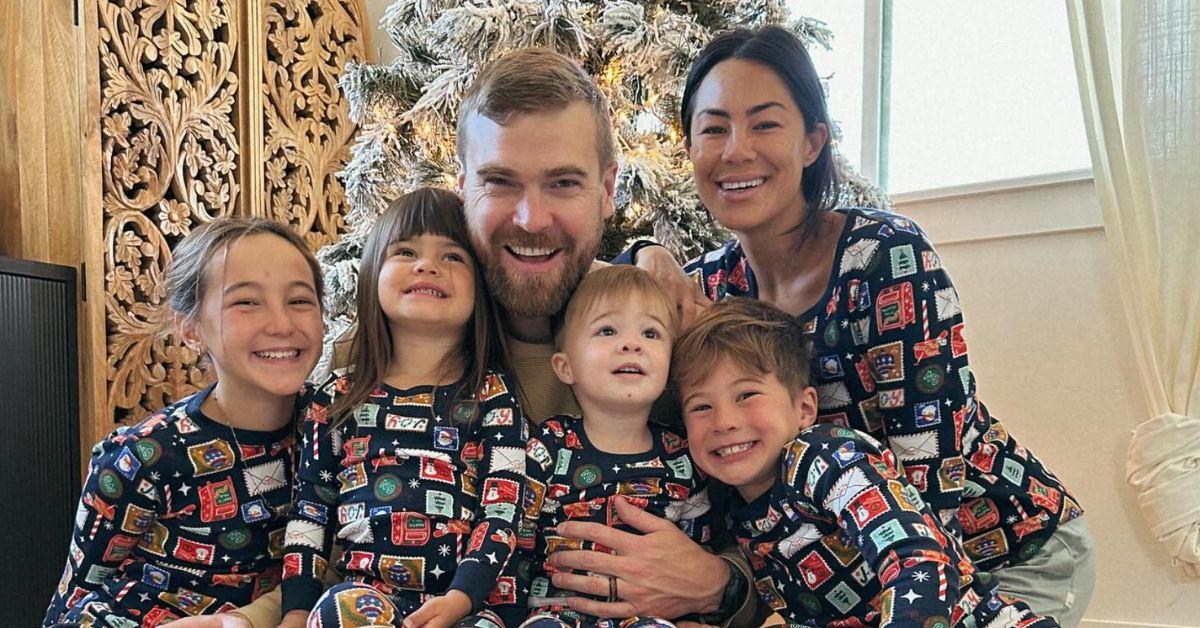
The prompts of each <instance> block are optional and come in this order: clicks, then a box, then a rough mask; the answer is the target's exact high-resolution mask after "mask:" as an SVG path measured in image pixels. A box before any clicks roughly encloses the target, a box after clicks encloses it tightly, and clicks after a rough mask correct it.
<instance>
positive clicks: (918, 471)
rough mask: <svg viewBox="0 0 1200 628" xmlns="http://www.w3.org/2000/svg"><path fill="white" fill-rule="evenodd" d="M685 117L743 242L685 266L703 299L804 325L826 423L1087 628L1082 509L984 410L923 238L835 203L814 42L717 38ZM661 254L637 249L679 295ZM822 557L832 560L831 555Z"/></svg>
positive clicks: (906, 222)
mask: <svg viewBox="0 0 1200 628" xmlns="http://www.w3.org/2000/svg"><path fill="white" fill-rule="evenodd" d="M681 118H682V120H681V121H682V125H683V130H684V135H685V138H686V139H685V141H686V143H687V150H688V155H689V157H690V159H691V161H692V165H693V167H694V168H695V179H696V186H697V189H698V191H699V194H700V198H701V200H702V201H703V202H704V204H705V206H706V207H707V208H708V210H709V212H710V213H711V214H712V216H713V217H714V218H715V219H716V220H717V221H718V222H719V223H721V225H722V226H724V227H725V228H726V229H729V230H730V231H732V232H733V233H734V235H735V236H736V237H735V239H733V240H731V241H730V242H728V243H726V244H725V245H724V246H722V247H720V248H718V249H717V250H714V251H710V252H708V253H706V254H704V255H702V256H700V257H699V258H697V259H694V260H692V261H690V262H688V263H687V264H686V265H685V266H684V272H685V273H686V274H687V276H688V277H689V278H690V279H688V281H692V282H698V283H699V286H700V289H701V290H702V291H703V292H704V294H705V296H706V297H707V298H708V299H712V300H721V299H724V298H726V297H731V296H744V297H751V298H757V299H762V300H764V301H767V302H770V303H771V304H773V305H775V306H777V307H779V308H781V309H783V310H784V311H786V312H788V313H790V314H792V315H793V316H796V317H798V318H800V319H801V320H802V321H803V323H804V326H805V330H806V332H807V335H808V338H809V340H810V341H811V343H812V348H813V352H812V355H813V364H812V368H813V375H814V383H815V384H816V385H817V389H818V392H819V410H820V418H819V420H823V421H826V422H833V423H838V424H841V425H845V426H849V427H852V428H855V429H857V430H860V431H863V432H867V433H869V434H871V435H872V436H874V437H875V438H877V439H878V440H880V441H881V442H883V443H884V444H885V445H886V446H887V447H888V448H890V449H891V450H892V451H893V452H894V453H895V455H896V457H897V458H899V461H900V462H901V463H903V466H904V469H905V473H906V475H907V476H908V480H909V482H910V483H911V484H912V485H913V486H915V487H916V488H917V489H918V491H919V492H920V497H921V499H922V500H923V501H925V502H926V503H928V504H929V506H930V508H931V510H933V511H934V512H936V513H938V515H939V518H940V519H941V520H942V522H943V523H944V524H945V526H946V527H947V528H948V529H949V530H951V531H952V532H954V534H955V535H956V536H957V537H958V538H959V539H960V540H961V542H962V544H963V546H964V548H965V550H966V553H967V554H968V555H969V556H970V557H971V558H972V560H973V561H974V562H975V563H976V565H978V566H979V567H980V568H981V569H984V570H988V571H991V572H992V575H994V576H996V577H997V579H998V580H999V588H1000V590H1001V592H1003V593H1006V594H1011V595H1014V596H1016V597H1019V598H1021V599H1023V600H1025V601H1027V602H1028V603H1029V605H1030V606H1031V607H1032V608H1033V609H1034V610H1035V611H1037V612H1038V613H1039V614H1042V615H1048V616H1052V617H1054V618H1056V619H1058V620H1059V621H1060V622H1061V623H1063V625H1067V626H1073V625H1075V624H1077V623H1078V622H1079V620H1080V618H1081V616H1082V614H1083V610H1084V609H1085V608H1086V606H1087V603H1088V598H1089V597H1090V595H1091V590H1092V582H1093V578H1094V566H1093V552H1092V549H1091V538H1090V535H1089V533H1088V530H1087V527H1086V525H1085V523H1084V521H1083V519H1082V514H1083V511H1082V509H1081V508H1080V506H1079V504H1078V503H1077V502H1076V501H1075V499H1074V498H1073V497H1072V496H1071V495H1070V494H1069V493H1068V492H1067V490H1066V488H1064V487H1063V485H1062V483H1061V482H1060V481H1059V480H1058V478H1057V477H1055V476H1054V475H1053V474H1052V473H1051V472H1050V471H1049V469H1047V468H1046V467H1045V466H1043V465H1042V463H1041V461H1040V460H1038V458H1037V457H1036V456H1034V455H1033V454H1032V452H1030V451H1029V450H1027V449H1025V448H1023V447H1021V446H1020V445H1019V444H1018V443H1017V441H1016V440H1015V439H1014V438H1013V437H1012V436H1011V435H1010V434H1009V432H1008V430H1006V429H1005V427H1004V426H1003V425H1002V424H1001V423H1000V422H999V421H998V420H997V419H995V418H994V417H992V416H991V414H990V413H989V412H988V410H987V408H986V407H984V406H983V404H982V403H979V402H978V401H977V400H976V398H975V378H974V375H973V374H972V373H971V371H970V369H969V367H968V363H967V348H966V344H965V342H964V340H963V316H962V312H961V309H960V306H959V301H958V296H957V293H956V292H955V289H954V286H953V284H952V283H951V282H950V277H949V275H948V274H947V273H946V271H945V269H943V268H942V264H941V261H940V260H939V258H938V255H937V253H936V251H934V249H933V246H932V245H931V244H930V242H929V239H928V237H926V235H925V233H924V232H923V231H922V230H921V228H920V227H919V226H918V225H917V224H916V223H914V222H913V221H912V220H910V219H908V218H905V217H903V216H899V215H897V214H893V213H890V212H885V211H879V210H872V209H861V208H839V207H835V203H836V200H837V192H838V172H837V168H836V166H835V164H834V161H833V158H832V154H831V153H832V151H831V148H830V143H829V126H830V121H829V115H828V112H827V110H826V105H825V98H824V94H823V91H822V88H821V83H820V79H819V77H818V75H817V72H816V70H815V68H814V67H813V64H812V60H811V59H810V58H809V56H808V53H807V52H806V51H805V49H804V46H803V45H802V44H801V43H800V41H799V40H798V39H797V38H796V37H795V36H794V35H792V34H791V33H790V32H788V31H786V30H784V29H782V28H778V27H766V28H763V29H760V30H757V31H749V30H745V29H738V30H734V31H730V32H727V33H724V34H721V35H719V36H718V37H716V38H714V39H713V40H712V41H711V42H710V43H709V44H708V46H707V47H706V48H705V49H704V50H703V51H702V52H701V53H700V56H699V58H698V59H696V61H695V63H693V65H692V68H691V71H690V73H689V76H688V79H687V83H686V85H685V87H684V92H683V98H682V102H681ZM650 244H651V243H647V242H639V243H637V244H635V245H634V246H633V247H632V248H631V249H630V251H628V252H627V255H629V256H630V257H632V258H633V259H634V260H635V261H636V262H637V263H638V265H639V266H643V267H645V268H647V269H648V270H651V271H652V272H655V274H656V275H658V276H659V277H660V279H663V280H665V281H674V282H675V284H676V285H677V286H682V283H681V282H682V281H683V279H682V278H683V275H682V274H680V272H679V267H678V265H676V264H675V263H674V260H672V259H670V255H669V253H668V252H667V251H666V249H665V248H662V247H651V246H650ZM677 292H678V293H680V294H683V293H684V290H683V289H682V288H681V289H680V290H679V291H677ZM682 305H683V304H681V306H682ZM814 481H815V480H814ZM853 489H854V487H848V488H847V490H851V491H853ZM847 498H849V496H847ZM858 541H859V542H860V543H861V542H864V540H863V539H858ZM868 541H870V540H868ZM876 541H878V540H876ZM812 547H815V548H816V549H815V550H814V551H815V552H817V553H818V554H820V557H818V558H817V559H816V560H820V561H823V562H824V563H825V564H829V565H835V566H836V565H838V561H837V558H838V556H837V552H836V544H832V545H831V544H827V543H821V544H813V545H812ZM800 556H801V555H799V554H798V555H797V557H800ZM845 567H846V568H845V569H840V568H839V569H837V571H836V574H835V577H831V578H828V579H827V580H825V581H824V582H823V583H821V584H820V585H819V586H818V587H816V590H814V591H812V592H811V593H814V594H815V597H814V596H809V598H810V599H809V600H808V602H809V603H815V604H817V605H820V604H825V603H826V602H825V601H824V600H830V602H829V603H834V604H835V605H836V603H835V602H832V600H833V599H834V597H836V596H834V593H835V592H836V589H837V587H838V584H839V577H840V576H843V575H844V576H847V577H852V575H853V574H854V573H856V572H855V568H856V567H858V566H856V565H847V566H845ZM881 575H882V574H881ZM797 593H798V592H797ZM827 594H828V596H827ZM830 596H833V597H830ZM806 606H807V603H806Z"/></svg>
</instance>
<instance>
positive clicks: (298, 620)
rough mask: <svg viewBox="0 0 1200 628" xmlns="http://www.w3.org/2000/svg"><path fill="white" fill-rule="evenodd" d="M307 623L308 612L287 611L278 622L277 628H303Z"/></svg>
mask: <svg viewBox="0 0 1200 628" xmlns="http://www.w3.org/2000/svg"><path fill="white" fill-rule="evenodd" d="M307 623H308V611H302V610H293V611H288V612H287V613H286V614H285V615H284V616H283V621H281V622H279V628H304V626H305V624H307Z"/></svg>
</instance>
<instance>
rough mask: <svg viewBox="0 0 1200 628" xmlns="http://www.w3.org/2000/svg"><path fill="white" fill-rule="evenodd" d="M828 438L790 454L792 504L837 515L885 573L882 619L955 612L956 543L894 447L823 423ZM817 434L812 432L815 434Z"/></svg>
mask: <svg viewBox="0 0 1200 628" xmlns="http://www.w3.org/2000/svg"><path fill="white" fill-rule="evenodd" d="M818 429H820V430H823V431H824V434H826V435H825V436H822V437H821V438H820V439H819V441H820V442H817V441H807V440H805V437H804V436H803V435H802V436H801V437H800V438H798V439H797V440H795V441H793V442H792V444H791V445H789V446H788V447H787V448H786V449H785V451H784V456H783V468H782V474H783V475H782V477H783V479H784V483H785V490H786V492H787V496H788V500H789V502H791V503H793V504H801V503H808V504H813V505H815V506H816V507H817V508H818V509H820V510H821V511H822V512H821V513H820V514H823V515H827V516H828V517H829V518H830V519H831V520H836V522H837V523H838V526H839V527H840V528H841V529H842V530H843V531H844V537H843V538H846V539H849V540H850V541H851V542H853V543H854V544H856V545H857V546H858V549H859V551H861V552H862V554H863V557H864V558H865V559H866V562H867V564H868V565H869V566H870V567H871V569H872V571H873V572H874V573H875V574H876V577H877V578H878V579H879V584H880V586H881V588H882V593H881V595H880V599H881V600H882V601H883V604H882V606H883V607H886V608H890V609H892V610H891V612H890V613H888V614H887V615H886V616H884V617H881V625H889V622H888V620H889V619H893V620H895V622H896V623H892V624H890V625H901V624H903V625H918V626H919V625H921V624H922V622H924V621H925V620H926V619H932V618H937V617H941V618H943V619H945V618H948V617H950V613H951V609H952V607H953V606H954V605H955V603H956V602H957V601H958V597H959V569H958V566H957V564H956V561H955V560H954V559H952V558H951V556H950V555H949V554H948V553H947V552H946V551H945V548H946V544H947V543H948V542H949V541H948V539H947V537H946V535H945V533H944V531H943V530H942V528H941V526H940V525H939V524H938V522H937V521H936V519H935V518H934V517H933V515H932V514H930V513H929V511H928V509H927V508H922V505H921V501H920V498H919V497H918V496H917V494H916V490H915V489H914V488H913V487H912V486H911V485H909V484H908V483H907V482H905V481H904V479H903V475H902V474H901V473H900V471H899V468H898V466H897V464H896V461H895V457H894V456H893V455H892V454H891V452H889V451H887V450H883V451H882V452H881V451H880V450H879V449H877V448H876V447H875V445H874V444H873V443H871V442H868V441H867V440H865V439H863V438H861V436H859V435H856V433H855V432H853V431H852V430H847V429H844V428H837V427H825V426H819V427H818ZM808 433H812V432H808Z"/></svg>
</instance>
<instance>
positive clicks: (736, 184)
mask: <svg viewBox="0 0 1200 628" xmlns="http://www.w3.org/2000/svg"><path fill="white" fill-rule="evenodd" d="M764 182H766V179H765V178H763V177H759V178H757V179H751V180H749V181H730V182H727V183H722V184H721V189H722V190H744V189H746V188H756V187H758V186H760V185H762V184H763V183H764Z"/></svg>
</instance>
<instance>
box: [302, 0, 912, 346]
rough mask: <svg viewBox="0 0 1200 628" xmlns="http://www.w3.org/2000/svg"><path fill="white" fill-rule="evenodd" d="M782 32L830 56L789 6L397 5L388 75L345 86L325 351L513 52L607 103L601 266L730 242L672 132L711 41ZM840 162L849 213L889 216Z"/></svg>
mask: <svg viewBox="0 0 1200 628" xmlns="http://www.w3.org/2000/svg"><path fill="white" fill-rule="evenodd" d="M764 24H780V25H783V26H786V27H788V28H790V29H791V30H792V31H793V32H795V33H796V34H797V35H798V36H799V37H800V39H801V40H802V41H803V42H804V44H805V46H807V47H809V48H810V49H811V48H812V47H813V46H821V47H823V48H826V49H828V48H829V47H830V44H831V40H832V33H831V32H830V31H829V29H828V28H827V27H826V26H825V24H823V23H822V22H820V21H817V20H814V19H809V18H804V17H798V18H795V19H793V18H792V17H791V16H789V15H788V11H787V8H786V7H785V4H784V2H783V1H782V0H754V1H745V0H715V1H706V2H685V1H654V0H641V1H632V0H610V1H608V2H603V3H601V2H579V1H575V0H479V1H475V2H469V3H461V2H449V1H446V0H398V1H397V2H395V3H394V4H392V5H391V6H390V7H389V8H388V9H387V11H386V13H385V15H384V17H383V20H382V27H383V29H384V30H385V31H386V32H387V33H388V36H389V38H390V39H391V41H392V43H393V44H394V45H395V47H396V49H397V53H396V56H395V59H394V60H393V61H391V62H390V63H387V64H384V65H358V64H352V65H350V66H349V67H347V68H346V73H345V75H344V76H343V77H342V79H341V87H342V89H343V90H344V91H345V93H346V96H347V98H348V100H349V101H350V106H351V116H352V117H353V118H354V120H355V122H357V123H358V125H359V136H358V140H357V143H356V144H355V146H354V147H353V149H352V157H351V159H350V161H349V163H348V164H347V165H346V169H345V170H344V171H343V172H342V177H343V180H344V182H345V186H346V195H347V197H348V200H349V203H350V207H351V211H350V213H349V215H348V216H347V217H346V220H347V222H348V223H349V225H350V232H349V233H348V234H347V235H346V237H345V238H343V239H342V240H341V241H340V242H339V243H337V244H334V245H330V246H327V247H325V248H324V249H322V250H321V252H320V254H319V259H320V261H321V264H322V266H323V267H324V269H325V276H326V280H327V286H328V294H329V299H328V305H329V307H328V310H327V313H326V316H327V318H328V322H329V324H330V326H329V332H330V334H329V337H331V338H332V337H336V336H337V335H338V334H339V333H340V332H341V331H342V330H344V329H345V328H346V327H347V326H348V325H349V323H350V319H351V317H353V311H354V293H355V282H356V281H357V270H358V258H359V255H360V253H361V249H362V243H363V241H364V240H365V237H366V234H367V233H368V232H369V231H370V229H371V226H372V225H373V224H374V221H375V218H376V216H378V215H379V213H380V212H382V211H383V210H384V209H386V207H387V205H388V203H389V202H390V201H391V200H393V199H395V198H396V197H398V196H399V195H400V194H402V193H404V192H405V191H408V190H410V189H413V188H416V187H419V186H422V185H442V186H447V187H449V186H452V185H453V182H454V175H455V172H456V167H455V161H454V155H455V153H454V146H455V144H454V142H455V135H454V130H455V124H456V121H457V118H456V116H457V115H458V108H459V102H460V100H461V98H462V96H463V93H464V92H465V90H466V89H467V87H468V86H469V85H470V84H471V82H472V81H473V80H474V78H475V76H476V74H477V72H478V71H479V69H480V67H482V66H483V65H486V64H487V63H488V62H489V61H491V60H493V59H496V58H498V57H500V56H502V55H504V54H505V53H506V52H508V51H510V50H514V49H517V48H523V47H530V46H543V47H549V48H553V49H554V50H557V51H558V52H561V53H563V54H566V55H568V56H571V57H573V58H575V59H578V60H579V62H580V63H581V64H582V65H583V67H584V68H585V69H586V70H587V71H588V72H589V73H590V74H591V75H592V76H593V77H595V79H596V82H597V84H598V85H599V86H600V89H601V90H602V91H603V92H604V93H605V94H606V96H607V97H608V99H609V103H610V108H611V111H612V115H613V121H614V127H615V129H614V130H615V133H616V140H617V144H618V150H619V153H620V170H619V174H618V178H617V194H616V212H615V214H614V217H613V219H612V220H611V221H610V222H609V225H608V227H607V229H606V232H605V236H604V239H603V243H602V250H601V257H609V256H612V255H614V254H616V253H617V252H619V251H620V250H621V249H622V248H623V247H624V246H625V245H626V244H627V243H628V242H629V241H631V240H632V239H635V238H638V237H647V236H650V237H653V238H654V239H656V240H658V241H659V242H662V243H663V244H665V245H666V246H668V247H669V248H670V249H671V250H672V251H674V252H675V253H676V255H677V256H679V257H690V256H692V255H695V254H697V253H699V252H701V251H703V250H706V249H710V248H713V247H714V246H716V245H718V244H720V243H721V242H723V241H724V240H725V239H727V234H726V233H724V232H723V231H722V230H721V229H720V228H719V227H718V226H717V225H716V224H714V223H713V221H712V220H711V219H710V218H709V216H708V213H707V211H706V210H705V209H704V207H703V206H702V205H701V204H700V201H699V198H698V197H697V195H696V192H695V188H694V186H693V182H692V173H691V166H690V164H689V163H688V160H687V155H686V153H685V152H684V147H683V142H682V140H681V137H680V128H679V123H678V119H677V116H678V114H677V112H678V111H679V96H680V94H681V93H682V91H683V82H684V79H685V78H686V76H687V70H688V67H689V66H690V64H691V62H692V59H693V58H694V57H695V56H696V54H697V53H698V52H699V51H700V49H701V48H703V47H704V45H705V44H706V43H707V42H708V40H709V39H710V38H711V37H712V36H713V34H715V33H719V32H721V31H723V30H726V29H728V28H732V27H734V26H747V27H756V26H761V25H764ZM838 135H839V133H838V132H837V129H836V128H835V129H834V137H835V155H836V157H837V161H838V162H839V164H840V166H841V168H842V171H843V174H844V175H845V179H846V185H845V186H844V189H843V192H842V198H841V199H840V202H841V204H842V205H855V206H867V207H885V208H886V207H889V206H890V202H889V201H888V199H887V197H886V195H885V194H884V193H883V192H882V190H880V189H879V188H877V187H875V186H873V185H872V184H870V183H869V182H868V181H866V180H865V179H863V178H862V177H861V176H859V175H858V174H857V173H856V172H854V170H853V169H852V168H851V167H850V165H849V164H848V163H847V162H846V161H845V159H843V158H842V157H841V155H840V154H837V151H836V138H837V137H838Z"/></svg>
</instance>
